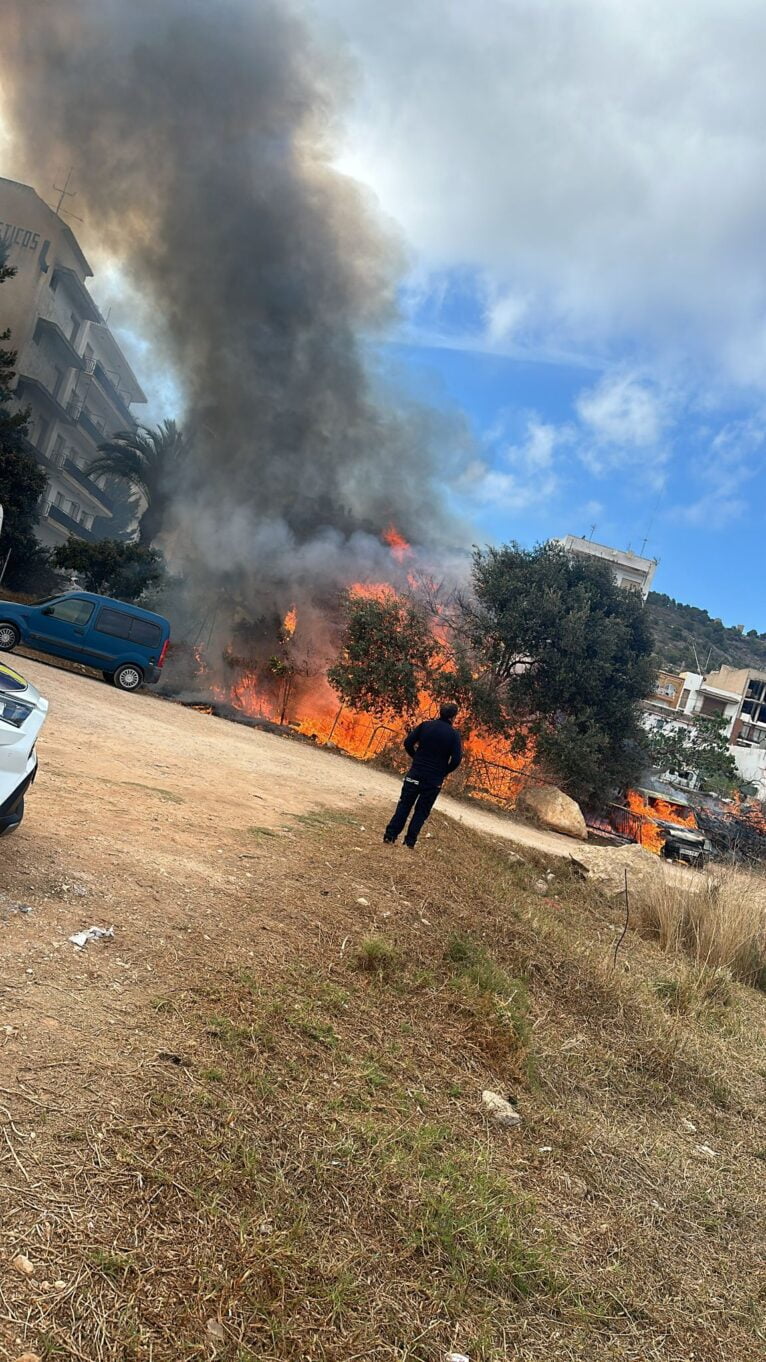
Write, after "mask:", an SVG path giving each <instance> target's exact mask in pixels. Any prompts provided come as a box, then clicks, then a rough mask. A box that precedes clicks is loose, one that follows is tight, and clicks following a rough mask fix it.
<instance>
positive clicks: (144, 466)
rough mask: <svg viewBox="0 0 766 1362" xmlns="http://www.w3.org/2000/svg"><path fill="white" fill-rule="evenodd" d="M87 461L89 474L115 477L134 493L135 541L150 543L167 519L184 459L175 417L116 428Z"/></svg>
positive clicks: (180, 434)
mask: <svg viewBox="0 0 766 1362" xmlns="http://www.w3.org/2000/svg"><path fill="white" fill-rule="evenodd" d="M98 449H99V452H98V454H97V455H96V457H95V458H94V459H92V460H91V462H90V464H89V465H88V473H89V474H90V476H91V477H92V478H97V477H102V476H107V477H110V478H116V479H118V480H119V481H120V482H122V483H123V484H124V485H125V486H127V487H129V488H130V489H131V491H132V492H133V493H138V494H139V495H140V497H141V500H142V502H143V506H144V510H143V512H142V514H141V516H140V518H139V521H138V542H139V544H141V545H143V546H146V545H148V544H153V543H154V541H155V540H156V539H157V538H158V537H159V535H160V534H161V533H162V530H163V529H164V528H165V523H166V520H167V514H168V509H169V506H170V500H171V496H172V494H173V491H174V489H175V487H176V486H177V482H178V476H179V473H180V471H181V467H182V465H183V463H184V461H185V459H186V456H187V452H188V447H187V444H186V440H185V439H184V436H183V435H182V433H181V431H180V430H179V429H178V426H177V425H176V423H175V421H163V422H162V423H161V425H159V426H157V427H156V429H154V430H149V429H148V428H147V427H145V426H139V427H138V429H137V430H120V431H118V432H117V433H116V434H115V435H113V436H112V438H111V439H110V440H105V441H104V443H103V444H100V445H99V447H98Z"/></svg>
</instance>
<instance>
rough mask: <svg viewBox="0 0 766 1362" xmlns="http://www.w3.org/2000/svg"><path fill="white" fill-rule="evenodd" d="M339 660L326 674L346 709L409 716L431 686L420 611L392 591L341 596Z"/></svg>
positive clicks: (428, 643) (427, 633) (426, 631)
mask: <svg viewBox="0 0 766 1362" xmlns="http://www.w3.org/2000/svg"><path fill="white" fill-rule="evenodd" d="M343 615H344V621H343V634H342V644H341V653H340V656H339V658H338V661H337V662H336V663H334V665H333V666H332V667H330V669H329V671H328V673H327V675H328V678H329V681H330V685H331V686H333V688H334V689H335V690H336V691H337V692H338V695H339V696H340V697H341V699H342V700H343V701H344V703H345V704H347V705H349V706H350V708H351V709H360V710H369V711H370V713H372V714H377V715H379V716H381V717H382V716H383V715H385V714H387V713H391V712H395V713H400V714H413V713H414V712H415V710H416V709H417V707H418V696H419V693H420V691H421V690H422V689H423V688H424V687H425V686H426V685H428V684H429V683H430V681H431V677H432V664H433V658H434V653H435V650H436V644H435V642H434V638H433V635H432V634H431V630H430V627H429V621H428V617H427V615H426V614H425V612H424V611H423V610H422V609H421V608H419V607H418V606H417V605H416V604H415V603H414V602H412V601H409V600H406V599H403V598H402V597H400V596H397V595H395V594H394V593H393V592H391V593H390V594H385V595H383V596H381V597H380V598H373V599H368V598H367V597H360V596H355V595H351V594H349V595H346V597H345V598H344V601H343Z"/></svg>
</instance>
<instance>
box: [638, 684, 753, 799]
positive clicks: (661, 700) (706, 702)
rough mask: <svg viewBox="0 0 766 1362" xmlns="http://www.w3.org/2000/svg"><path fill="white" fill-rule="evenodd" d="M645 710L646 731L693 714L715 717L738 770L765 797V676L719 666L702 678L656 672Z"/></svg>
mask: <svg viewBox="0 0 766 1362" xmlns="http://www.w3.org/2000/svg"><path fill="white" fill-rule="evenodd" d="M644 709H645V712H646V723H647V727H652V726H653V724H655V723H657V722H661V723H668V722H670V723H672V725H673V727H675V728H678V729H682V728H684V727H687V726H688V725H689V724H690V723H691V721H692V719H693V717H694V716H695V715H698V714H702V715H706V716H707V717H709V718H718V719H720V720H721V721H722V723H723V725H724V731H725V733H726V737H727V739H728V742H729V750H730V752H731V754H732V756H733V758H734V761H735V763H736V766H737V770H738V771H739V773H740V775H741V776H742V778H743V780H747V781H750V782H751V783H752V784H753V785H755V786H756V787H757V790H758V796H759V798H761V799H766V672H762V671H755V670H752V669H749V668H747V667H742V668H737V667H721V668H719V670H718V671H716V672H708V673H707V675H705V676H703V675H701V674H700V673H698V672H681V673H679V674H678V675H677V676H675V675H673V674H671V673H667V672H661V673H660V677H659V679H658V683H657V688H656V691H655V694H654V695H653V696H652V697H651V699H650V700H649V701H647V702H646V704H645V706H644Z"/></svg>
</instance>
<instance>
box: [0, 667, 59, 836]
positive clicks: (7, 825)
mask: <svg viewBox="0 0 766 1362" xmlns="http://www.w3.org/2000/svg"><path fill="white" fill-rule="evenodd" d="M47 713H48V701H47V700H45V699H43V697H42V695H41V694H40V692H39V691H38V690H37V689H36V688H35V687H34V686H32V685H30V683H29V682H28V681H25V680H24V677H23V676H20V675H19V673H18V672H15V671H13V670H12V669H11V668H10V667H6V666H5V664H4V663H0V837H2V836H4V835H5V833H7V832H13V830H14V828H17V827H18V826H19V823H20V822H21V820H22V818H23V817H24V795H25V794H26V792H27V790H28V789H29V787H30V785H31V784H32V781H33V780H34V778H35V776H36V775H37V752H36V751H35V744H36V742H37V739H38V736H39V733H40V729H41V728H42V726H43V724H44V723H45V716H46V714H47Z"/></svg>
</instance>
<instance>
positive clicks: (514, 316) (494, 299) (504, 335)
mask: <svg viewBox="0 0 766 1362" xmlns="http://www.w3.org/2000/svg"><path fill="white" fill-rule="evenodd" d="M493 295H494V296H490V297H489V298H488V299H487V302H486V305H485V308H484V320H485V326H486V339H487V342H488V344H489V346H490V347H494V346H498V345H501V344H503V343H507V342H508V341H509V340H515V338H516V331H517V329H518V327H519V326H520V324H521V322H522V321H523V318H524V316H525V313H526V311H527V301H526V299H525V298H522V297H521V296H520V295H519V294H517V293H513V292H510V291H508V290H503V291H501V292H500V293H497V292H496V291H494V290H493Z"/></svg>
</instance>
